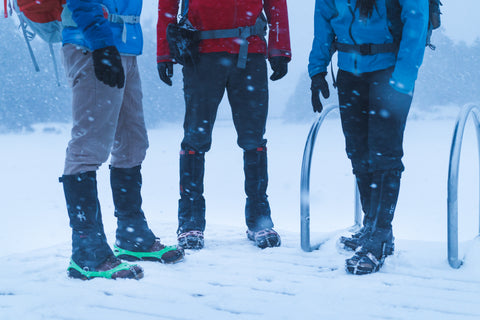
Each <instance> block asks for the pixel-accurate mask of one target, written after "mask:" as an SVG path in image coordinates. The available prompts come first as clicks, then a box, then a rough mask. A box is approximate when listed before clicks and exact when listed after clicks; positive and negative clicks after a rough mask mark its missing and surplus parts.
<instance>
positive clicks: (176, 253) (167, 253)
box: [113, 239, 185, 263]
mask: <svg viewBox="0 0 480 320" xmlns="http://www.w3.org/2000/svg"><path fill="white" fill-rule="evenodd" d="M113 253H114V254H115V255H116V256H117V258H120V259H122V260H127V261H140V260H142V261H158V262H161V263H176V262H179V261H181V260H183V257H184V255H185V253H184V251H183V249H182V248H177V246H165V245H164V244H162V243H161V242H160V239H156V240H155V242H154V243H153V245H152V247H151V248H150V249H149V250H147V251H130V250H125V249H122V248H120V247H118V246H117V245H114V246H113Z"/></svg>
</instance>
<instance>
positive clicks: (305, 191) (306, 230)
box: [300, 105, 362, 252]
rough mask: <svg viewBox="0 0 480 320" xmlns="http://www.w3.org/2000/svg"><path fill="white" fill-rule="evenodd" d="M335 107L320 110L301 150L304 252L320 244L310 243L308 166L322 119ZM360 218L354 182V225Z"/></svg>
mask: <svg viewBox="0 0 480 320" xmlns="http://www.w3.org/2000/svg"><path fill="white" fill-rule="evenodd" d="M337 109H338V106H335V105H330V106H327V107H326V108H325V109H324V110H323V111H322V113H321V114H320V116H319V117H318V119H317V120H316V121H315V122H314V123H313V125H312V127H311V129H310V132H309V133H308V137H307V142H306V143H305V150H304V152H303V160H302V173H301V178H300V243H301V247H302V249H303V250H304V251H306V252H311V251H313V250H316V249H318V248H319V247H320V245H321V244H316V245H314V246H312V245H311V244H310V168H311V162H312V155H313V148H314V146H315V140H316V138H317V134H318V130H319V129H320V127H321V125H322V123H323V120H325V118H326V117H327V115H328V114H329V113H330V112H331V111H333V110H337ZM361 219H362V212H361V209H360V194H359V192H358V188H357V185H356V183H355V225H354V226H355V227H359V226H361Z"/></svg>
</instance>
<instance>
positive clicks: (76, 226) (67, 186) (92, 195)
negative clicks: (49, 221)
mask: <svg viewBox="0 0 480 320" xmlns="http://www.w3.org/2000/svg"><path fill="white" fill-rule="evenodd" d="M59 180H60V182H62V183H63V190H64V193H65V200H66V203H67V211H68V217H69V220H70V227H71V228H72V258H71V260H72V261H75V265H77V266H80V267H79V268H80V269H82V270H95V269H96V268H97V267H98V266H99V265H100V264H101V263H103V262H104V261H106V260H107V258H109V257H111V256H113V252H112V250H111V249H110V246H109V245H108V243H107V238H106V236H105V232H104V230H103V222H102V213H101V210H100V203H99V202H98V197H97V180H96V172H95V171H89V172H84V173H80V174H75V175H63V176H62V177H61V178H60V179H59Z"/></svg>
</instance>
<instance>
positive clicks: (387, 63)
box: [308, 0, 429, 94]
mask: <svg viewBox="0 0 480 320" xmlns="http://www.w3.org/2000/svg"><path fill="white" fill-rule="evenodd" d="M356 1H357V0H316V4H315V30H314V40H313V46H312V51H311V53H310V61H309V65H308V72H309V74H310V76H311V77H313V76H314V75H316V74H318V73H320V72H326V71H327V66H328V64H329V63H330V60H331V57H332V54H333V52H332V50H331V47H332V42H333V41H334V39H335V37H336V38H337V41H338V42H340V43H346V44H368V43H375V44H380V43H392V42H393V36H392V34H391V33H390V31H389V21H388V19H387V9H386V1H389V0H377V1H376V8H374V10H373V13H372V16H371V17H370V18H368V19H366V18H361V17H360V13H359V9H355V4H356ZM398 1H399V2H400V5H401V7H402V12H401V20H402V22H403V25H404V26H403V35H402V40H401V42H400V47H399V50H398V54H397V56H395V53H394V52H388V53H380V54H376V55H360V54H358V53H347V52H338V67H339V68H340V69H342V70H345V71H348V72H351V73H354V74H360V73H364V72H371V71H377V70H382V69H386V68H389V67H392V66H395V68H394V72H393V74H392V78H391V80H390V84H391V85H392V86H393V87H394V88H395V89H396V90H398V91H400V92H402V93H406V94H412V92H413V88H414V85H415V80H416V79H417V74H418V69H419V67H420V65H421V64H422V61H423V55H424V52H425V43H426V36H427V26H428V15H429V11H428V10H429V9H428V0H398Z"/></svg>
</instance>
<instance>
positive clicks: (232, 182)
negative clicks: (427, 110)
mask: <svg viewBox="0 0 480 320" xmlns="http://www.w3.org/2000/svg"><path fill="white" fill-rule="evenodd" d="M313 120H314V118H313V116H312V122H313ZM454 122H455V119H450V120H411V121H409V122H408V124H407V130H406V136H405V152H406V156H405V165H406V168H407V169H406V171H405V174H404V178H403V180H402V182H403V183H402V189H401V194H400V199H399V204H398V209H397V213H396V217H395V221H394V231H395V236H396V252H395V255H394V256H393V257H390V258H388V259H387V261H386V264H385V266H384V267H383V268H382V270H381V271H380V272H379V273H377V274H373V275H368V276H352V275H348V274H346V272H345V271H344V260H345V259H346V258H348V257H349V254H348V253H346V252H342V251H339V250H338V249H337V248H336V239H337V237H338V235H340V234H345V233H346V231H345V228H346V227H348V226H350V225H352V223H353V177H352V175H351V170H350V165H349V162H348V161H347V160H346V156H345V155H344V142H343V137H342V134H341V130H340V125H339V119H338V118H337V117H335V116H332V117H331V119H329V120H327V121H326V122H325V123H324V126H323V127H322V128H321V130H320V133H319V137H318V140H317V144H316V149H315V155H314V165H313V168H312V179H311V185H312V187H311V196H312V203H311V211H312V213H311V214H312V238H313V239H314V240H319V239H325V238H327V239H329V240H327V242H326V243H325V244H324V245H323V246H322V247H321V248H320V250H317V251H314V252H311V253H306V252H303V251H302V250H301V249H300V227H299V225H300V223H299V216H300V214H299V207H300V204H299V193H300V190H299V184H300V165H301V159H302V153H303V148H304V144H305V139H306V136H307V133H308V130H309V127H310V124H303V125H292V124H287V123H285V122H283V121H280V120H274V119H272V120H271V121H270V122H269V125H268V129H267V138H268V139H269V144H268V145H269V157H270V158H269V166H270V168H269V171H270V187H269V195H270V201H271V207H272V212H273V218H274V221H275V224H276V229H277V230H278V231H279V232H280V234H281V235H282V240H283V243H282V246H281V247H280V248H275V249H266V250H261V249H258V248H256V247H254V246H253V245H252V244H251V243H250V242H249V241H248V240H247V239H246V237H245V224H244V217H243V206H244V194H243V189H242V188H243V176H242V175H243V172H242V153H241V151H240V149H239V148H238V147H237V146H236V145H235V141H236V137H235V132H234V130H233V127H232V125H231V121H220V122H218V123H217V124H216V127H215V131H214V144H213V147H212V150H211V151H210V152H209V153H208V154H207V167H206V181H205V189H206V191H205V195H206V198H207V229H206V232H205V235H206V243H205V245H206V246H205V248H204V249H203V250H201V251H198V252H192V251H187V255H186V259H185V260H184V262H182V263H179V264H176V265H161V264H157V263H152V262H144V263H140V264H141V265H142V266H143V267H144V269H145V277H144V278H143V279H142V280H140V281H132V280H130V281H127V280H119V281H111V280H104V279H95V280H92V281H87V282H82V281H80V280H71V279H69V278H68V277H67V276H66V272H65V271H66V267H67V265H68V261H69V257H70V229H69V227H68V220H67V214H66V209H65V200H64V197H63V191H62V186H61V184H60V183H58V180H57V177H58V176H59V175H61V173H62V166H63V157H64V150H65V146H66V143H67V141H68V136H69V132H68V131H69V128H68V125H58V124H52V125H41V126H38V127H37V128H36V131H35V132H34V133H30V134H23V135H18V134H16V135H1V136H0V145H1V146H2V155H3V156H2V157H1V158H0V167H1V168H2V174H1V177H2V183H1V184H0V194H1V195H2V197H1V201H0V212H1V217H2V232H0V243H1V246H0V250H1V251H0V257H1V258H2V263H1V264H0V319H2V320H3V319H348V318H354V319H377V318H381V319H479V318H480V310H479V309H478V302H479V301H480V269H479V268H478V265H479V263H480V240H479V239H476V240H472V239H473V238H474V237H475V236H476V235H477V234H478V222H479V221H478V219H479V217H478V203H477V202H478V193H479V190H478V156H477V151H476V148H477V146H476V141H475V135H474V131H473V128H471V127H472V125H471V124H469V126H468V127H467V131H466V133H465V141H464V146H463V154H462V162H461V175H460V198H459V204H460V207H459V209H460V240H461V242H460V255H461V257H462V258H463V257H465V262H464V265H463V266H462V267H461V268H460V269H459V270H454V269H451V268H450V267H449V265H448V263H447V244H446V219H447V217H446V205H447V202H446V182H447V169H448V156H449V149H450V141H451V135H452V132H453V127H454ZM181 136H182V129H181V124H180V123H178V124H171V125H168V126H165V127H163V128H160V129H156V130H150V142H151V147H150V149H149V151H148V154H147V159H146V161H145V163H144V166H143V168H144V170H143V173H144V185H143V196H144V209H145V212H146V215H147V218H148V220H149V223H150V226H151V228H152V229H153V230H154V231H155V232H156V234H157V235H158V236H160V237H162V239H163V241H164V242H166V243H174V242H175V229H176V210H177V199H178V150H179V142H180V139H181ZM99 196H100V201H101V204H102V210H103V215H104V222H105V229H106V233H107V237H108V239H109V241H110V242H113V241H114V230H115V220H114V217H113V205H112V201H111V196H110V190H109V183H108V169H107V167H106V166H104V167H102V168H101V170H100V171H99Z"/></svg>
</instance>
